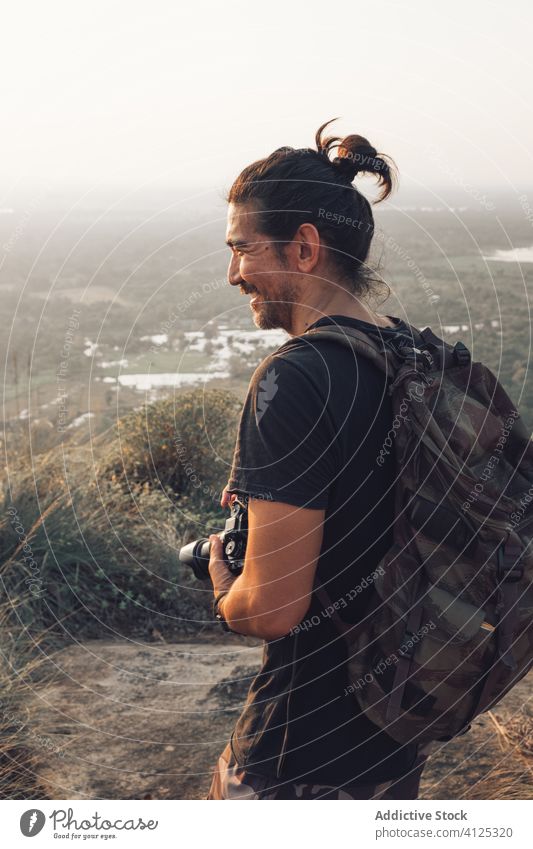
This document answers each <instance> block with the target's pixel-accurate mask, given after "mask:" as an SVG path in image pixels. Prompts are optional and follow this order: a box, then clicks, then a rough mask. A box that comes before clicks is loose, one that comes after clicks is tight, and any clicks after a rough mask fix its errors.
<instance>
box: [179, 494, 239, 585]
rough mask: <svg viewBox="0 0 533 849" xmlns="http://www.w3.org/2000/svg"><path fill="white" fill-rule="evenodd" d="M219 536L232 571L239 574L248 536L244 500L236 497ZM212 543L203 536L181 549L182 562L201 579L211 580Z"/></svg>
mask: <svg viewBox="0 0 533 849" xmlns="http://www.w3.org/2000/svg"><path fill="white" fill-rule="evenodd" d="M218 536H219V537H220V539H221V540H222V551H223V556H224V560H225V562H226V565H227V567H228V569H229V570H230V572H232V573H233V574H234V575H239V574H240V573H241V572H242V569H243V566H244V555H245V553H246V540H247V537H248V507H247V505H246V503H245V501H244V500H240V499H239V498H235V500H234V502H233V504H232V506H231V515H230V516H229V517H228V519H226V525H225V528H224V530H223V531H221V532H220V533H219V534H218ZM210 549H211V543H210V542H209V540H208V539H205V537H203V538H202V539H197V540H195V541H194V542H189V543H188V544H187V545H184V546H183V548H181V549H180V553H179V559H180V562H181V563H183V564H184V565H186V566H190V567H191V569H192V571H193V572H194V576H195V577H196V578H198V580H200V581H207V580H209V570H208V565H209V555H210Z"/></svg>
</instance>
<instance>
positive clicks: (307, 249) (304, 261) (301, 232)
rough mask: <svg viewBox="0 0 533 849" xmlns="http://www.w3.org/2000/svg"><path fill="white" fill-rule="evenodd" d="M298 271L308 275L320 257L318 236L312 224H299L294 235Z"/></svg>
mask: <svg viewBox="0 0 533 849" xmlns="http://www.w3.org/2000/svg"><path fill="white" fill-rule="evenodd" d="M293 242H294V243H295V247H296V251H295V253H296V262H297V264H298V271H301V272H302V273H303V274H310V273H311V272H312V271H313V270H314V268H315V266H316V264H317V263H318V259H319V255H320V234H319V232H318V230H317V228H316V227H315V225H314V224H300V226H299V227H298V230H297V231H296V233H295V234H294V238H293Z"/></svg>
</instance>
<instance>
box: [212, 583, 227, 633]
mask: <svg viewBox="0 0 533 849" xmlns="http://www.w3.org/2000/svg"><path fill="white" fill-rule="evenodd" d="M228 593H229V590H222V592H219V593H216V594H215V598H214V599H213V616H214V617H215V619H216V620H217V621H218V622H220V624H221V625H222V627H223V629H224V630H225V631H230V630H231V628H230V627H229V625H228V623H227V622H226V620H225V619H224V615H223V613H222V611H221V609H220V603H221V601H222V599H223V598H224V597H225V596H227V594H228Z"/></svg>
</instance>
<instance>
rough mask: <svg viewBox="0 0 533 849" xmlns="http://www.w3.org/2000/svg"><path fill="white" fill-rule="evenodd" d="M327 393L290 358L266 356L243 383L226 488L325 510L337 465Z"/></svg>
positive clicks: (337, 447) (326, 387)
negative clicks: (243, 397)
mask: <svg viewBox="0 0 533 849" xmlns="http://www.w3.org/2000/svg"><path fill="white" fill-rule="evenodd" d="M328 394H329V387H328V386H327V385H325V386H324V387H322V386H321V387H319V386H318V385H317V384H316V382H315V381H314V380H313V378H312V375H310V374H309V368H304V367H303V366H302V364H301V363H299V362H298V361H297V359H296V358H295V357H294V356H293V358H292V359H288V358H287V357H279V356H275V355H274V356H270V357H267V358H266V359H265V360H264V361H263V362H262V363H261V364H260V365H259V366H258V367H257V369H256V370H255V372H254V374H253V376H252V379H251V381H250V384H249V387H248V393H247V396H246V400H245V403H244V407H243V410H242V414H241V418H240V422H239V428H238V433H237V440H236V444H235V452H234V456H233V464H232V469H231V474H230V478H229V481H228V487H227V489H228V491H229V492H243V493H247V494H248V495H249V496H250V497H255V498H262V499H264V500H271V501H282V502H285V503H287V504H294V505H296V506H298V507H308V508H314V509H321V508H326V507H327V505H328V492H329V489H330V486H331V484H332V481H333V480H334V478H335V476H336V474H337V473H338V470H339V468H340V458H339V445H338V442H337V440H336V431H335V427H334V424H333V421H332V419H331V416H330V412H329V409H328V405H327V400H328Z"/></svg>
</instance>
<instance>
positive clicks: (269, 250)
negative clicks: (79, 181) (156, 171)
mask: <svg viewBox="0 0 533 849" xmlns="http://www.w3.org/2000/svg"><path fill="white" fill-rule="evenodd" d="M323 130H324V127H321V128H320V130H319V131H318V133H317V137H316V145H317V146H316V149H311V148H309V149H304V150H293V149H292V148H281V149H280V150H277V151H275V152H274V153H272V154H271V155H270V156H268V157H267V158H266V159H263V160H260V161H258V162H255V163H253V164H252V165H250V166H248V167H247V168H245V169H244V171H243V172H242V173H241V174H240V175H239V177H238V178H237V180H236V181H235V183H234V184H233V186H232V188H231V191H230V193H229V198H228V200H229V209H228V232H227V244H228V246H229V248H230V250H231V261H230V266H229V270H228V280H229V283H230V284H231V285H232V286H238V287H239V288H240V290H241V292H242V293H243V294H244V295H247V296H249V297H251V301H250V307H251V310H252V312H253V318H254V322H255V324H256V325H257V327H260V328H262V329H270V328H283V329H284V330H286V331H287V333H288V334H289V335H290V336H300V337H303V338H302V339H301V342H300V343H299V344H298V345H297V346H296V347H293V348H292V349H291V350H289V351H281V352H280V353H279V354H278V353H277V352H274V353H273V354H271V355H269V356H268V357H267V358H266V359H265V360H264V361H263V362H262V363H261V364H260V365H259V367H258V368H257V369H256V371H255V372H254V374H253V376H252V379H251V381H250V385H249V388H248V394H247V397H246V401H245V404H244V408H243V411H242V416H241V420H240V424H239V431H238V435H237V441H236V447H235V454H234V458H233V466H232V471H231V475H230V479H229V481H228V484H227V486H226V488H225V490H224V494H223V499H222V503H223V506H227V505H228V504H229V503H230V502H231V499H232V498H233V497H234V496H235V495H236V494H239V496H240V497H241V498H242V499H245V500H246V502H247V504H248V540H247V548H246V558H245V564H244V569H243V571H242V573H241V574H240V575H239V576H238V577H235V576H234V575H232V574H231V573H230V572H229V571H228V569H227V568H226V566H225V565H224V562H223V560H222V550H221V543H220V540H219V538H218V537H217V536H215V535H214V536H212V537H211V560H210V565H209V571H210V575H211V578H212V581H213V588H214V597H215V610H216V612H217V614H218V616H219V617H220V618H221V619H222V620H223V621H225V623H226V627H229V628H230V629H231V630H233V631H235V632H237V633H241V634H250V635H254V636H257V637H260V638H262V639H264V640H265V644H264V654H263V663H262V667H261V669H260V671H259V673H258V674H257V675H256V677H255V678H254V680H253V681H252V683H251V686H250V689H249V692H248V696H247V700H246V704H245V706H244V709H243V711H242V713H241V716H240V717H239V719H238V721H237V724H236V726H235V729H234V731H233V733H232V735H231V740H230V742H229V743H228V745H227V746H226V748H225V750H224V751H223V752H222V754H221V756H220V758H219V761H218V764H217V766H216V768H215V770H214V773H213V779H212V783H211V788H210V790H209V794H208V796H207V798H208V799H307V798H320V799H367V798H389V799H410V798H416V797H417V792H418V784H419V779H420V774H421V771H422V768H423V764H424V759H425V754H424V752H422V751H421V750H420V751H419V750H418V747H417V746H416V744H412V745H401V744H399V743H397V742H395V741H394V740H393V739H392V738H390V737H389V736H388V735H387V734H386V733H385V732H383V731H381V730H380V729H378V728H377V726H375V725H374V724H373V723H371V722H370V721H369V720H368V719H367V718H366V716H364V715H363V714H362V713H361V711H360V710H359V708H358V705H357V703H356V701H355V698H354V696H353V694H352V691H350V692H349V693H348V694H347V686H348V680H347V673H346V657H347V655H346V647H345V644H344V642H343V638H342V637H340V636H339V634H338V633H337V631H336V630H335V627H334V625H333V623H332V621H331V619H330V618H329V617H328V615H327V614H325V611H324V608H323V605H322V604H321V603H320V601H319V600H318V597H317V595H316V588H317V587H318V586H320V585H324V586H325V587H326V588H327V592H328V594H329V596H330V598H331V599H332V600H333V601H337V600H338V602H339V613H340V615H341V616H342V618H343V619H344V620H345V621H346V622H348V623H356V622H358V621H360V620H361V618H363V617H364V615H365V610H366V609H368V601H369V593H370V592H372V586H371V581H368V576H370V575H371V574H372V572H373V571H374V570H375V569H376V567H377V566H378V564H379V561H380V560H381V558H382V557H383V555H384V554H385V552H386V551H387V549H388V548H389V547H390V544H391V541H392V530H391V526H392V521H393V516H394V513H393V509H394V495H393V458H392V455H389V456H388V457H387V459H386V461H385V462H384V463H382V464H379V463H377V458H378V456H379V452H380V448H381V446H382V445H383V442H384V440H385V438H386V436H387V433H388V431H389V428H390V426H391V418H392V414H391V407H390V400H389V397H388V395H387V387H386V383H385V377H384V376H383V374H382V373H381V372H380V371H379V370H378V369H377V368H376V367H374V366H373V365H372V364H371V363H370V362H369V361H368V360H366V359H365V358H359V357H357V358H356V357H355V355H354V353H353V352H352V351H350V350H348V349H346V348H344V347H343V346H341V345H339V344H338V343H335V342H331V341H329V340H313V339H312V338H311V337H310V338H309V340H306V339H305V333H306V331H307V330H309V329H310V328H314V327H321V326H325V325H328V324H332V323H337V324H341V325H347V326H350V327H355V328H359V329H362V330H364V331H365V332H367V333H370V334H377V335H378V336H380V335H381V336H383V335H384V336H387V335H389V334H393V335H395V334H398V333H406V334H409V332H410V331H409V328H408V327H407V325H405V324H404V323H403V322H401V321H399V320H398V319H393V318H389V317H387V316H381V315H378V314H376V313H375V312H373V311H372V310H371V309H370V306H369V305H368V303H367V301H366V296H367V295H368V293H369V292H370V291H371V289H372V274H371V272H370V271H369V269H368V267H367V265H366V260H367V256H368V252H369V248H370V243H371V240H372V235H373V231H374V222H373V216H372V210H371V206H370V204H369V202H368V200H367V199H366V198H365V197H364V196H363V195H362V194H361V193H360V192H359V191H358V190H357V189H356V188H355V187H354V186H353V185H352V182H353V179H354V177H355V175H356V174H357V173H365V172H366V173H372V174H375V175H376V176H377V177H378V181H379V185H380V186H382V193H381V196H380V198H379V199H380V200H382V199H384V198H385V197H387V196H388V194H390V192H391V190H392V188H393V182H394V180H393V165H392V162H391V161H389V160H387V158H386V157H383V156H378V154H377V153H376V150H375V149H374V148H373V147H372V146H371V145H370V144H369V142H368V141H367V140H366V139H364V138H362V137H361V136H348V137H347V138H346V139H344V140H343V141H340V140H339V139H335V138H324V137H323ZM334 148H338V150H337V156H336V157H332V156H331V152H332V150H333V149H334ZM389 163H390V164H389ZM329 212H331V215H328V213H329ZM347 221H349V222H350V224H349V225H347V224H346V222H347ZM353 222H357V225H358V226H353ZM365 579H366V580H365Z"/></svg>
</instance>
